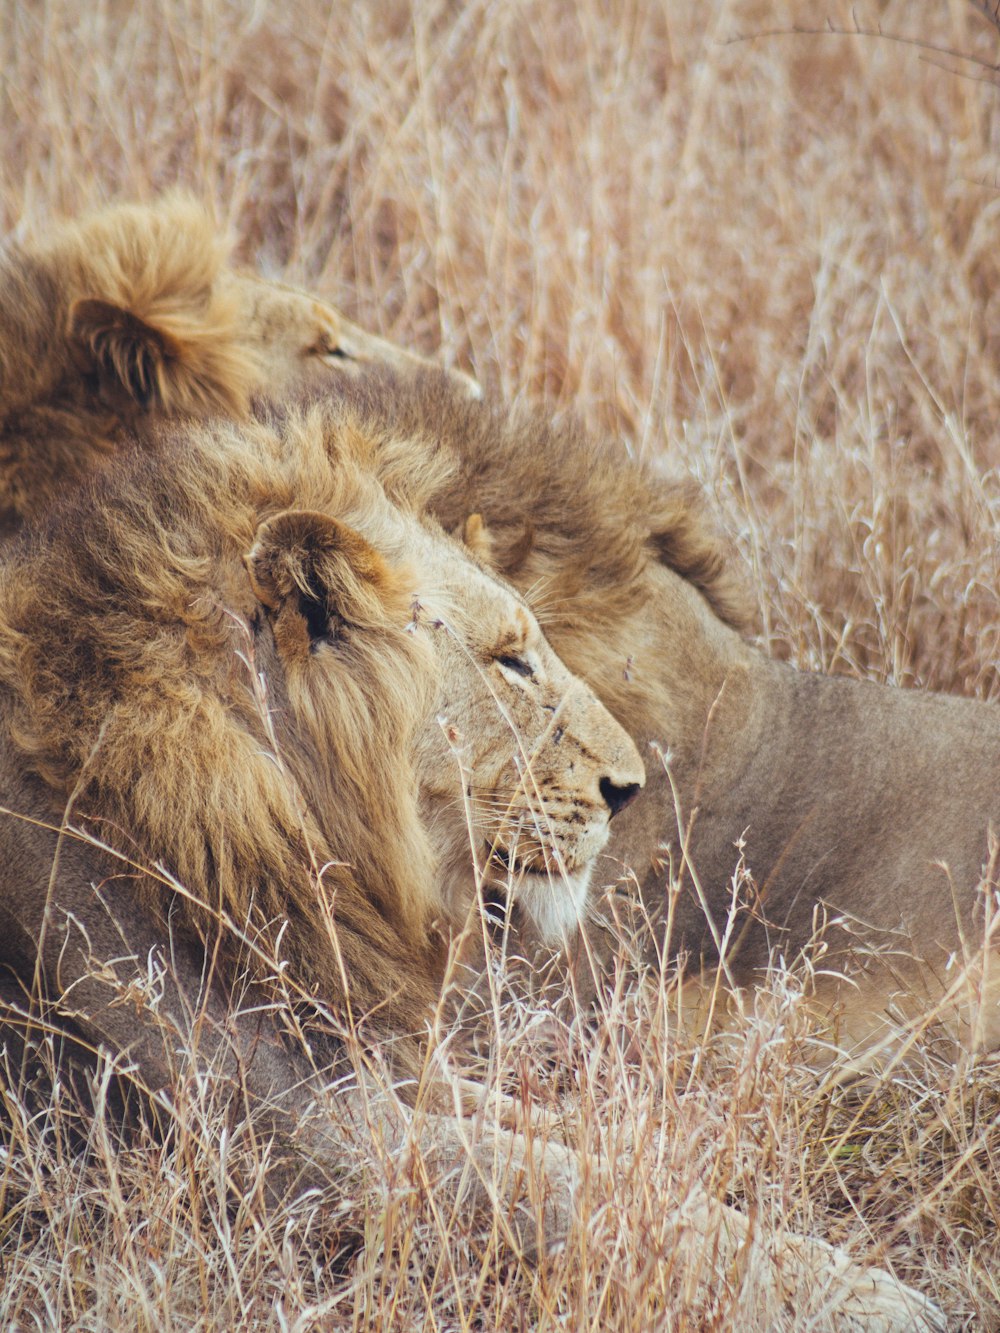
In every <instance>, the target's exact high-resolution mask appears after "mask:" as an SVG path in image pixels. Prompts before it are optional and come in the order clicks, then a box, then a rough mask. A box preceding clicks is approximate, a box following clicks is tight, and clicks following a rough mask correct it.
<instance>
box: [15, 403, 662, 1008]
mask: <svg viewBox="0 0 1000 1333" xmlns="http://www.w3.org/2000/svg"><path fill="white" fill-rule="evenodd" d="M401 462H402V459H401V458H394V455H393V451H392V450H391V449H388V450H385V449H382V448H381V447H379V441H378V440H377V439H374V438H373V437H372V435H371V433H370V432H367V431H366V425H365V421H364V418H363V416H361V415H359V414H358V413H357V412H354V411H352V410H350V409H348V408H347V407H338V406H337V405H332V406H327V407H326V408H314V409H312V410H310V411H308V412H306V413H305V414H299V413H292V414H290V415H289V416H287V417H286V418H285V419H284V420H282V421H278V422H270V423H256V424H250V425H247V426H245V427H237V426H235V425H232V424H225V423H216V424H215V425H214V426H212V427H204V428H199V429H194V428H190V429H188V430H187V431H185V432H180V431H175V432H174V433H172V434H171V433H170V432H166V433H165V434H164V436H163V437H162V438H161V439H160V440H159V441H158V444H157V448H155V449H153V450H145V451H137V452H136V453H134V454H133V455H132V456H131V458H130V459H129V460H127V461H126V462H124V463H123V466H122V467H120V468H118V469H116V470H115V471H114V473H113V474H112V473H109V474H107V475H106V476H104V477H101V478H98V479H96V480H95V481H94V482H93V484H91V485H90V486H88V487H84V488H82V489H81V491H80V493H79V494H78V495H77V496H76V497H74V498H72V499H70V500H69V501H68V502H67V503H65V504H64V505H63V506H62V507H60V508H59V509H58V510H57V511H56V512H55V513H53V515H52V517H51V521H50V522H49V524H48V525H47V526H46V527H45V529H44V530H43V531H41V532H38V533H33V534H30V535H29V534H26V535H25V536H24V537H22V539H21V540H20V541H19V542H18V543H17V544H16V545H15V546H14V547H13V549H12V551H11V554H10V558H9V559H8V561H7V562H6V564H5V566H4V569H3V572H2V575H0V681H2V684H3V711H4V714H5V728H6V731H7V734H8V735H9V737H10V739H11V741H12V742H13V745H14V747H15V750H16V752H17V753H18V754H19V756H20V759H19V761H18V762H19V763H23V764H24V765H25V767H26V768H27V769H28V770H30V771H31V772H33V773H34V774H36V775H38V776H40V777H41V778H42V780H43V781H44V782H45V783H46V784H47V786H48V788H49V790H50V791H51V793H52V800H53V805H54V812H53V813H54V814H55V813H56V812H58V811H61V809H62V806H63V804H64V802H65V801H66V799H67V798H68V797H69V796H70V794H71V793H72V799H73V809H74V815H75V817H77V818H82V817H84V816H86V817H89V819H90V820H91V821H92V823H93V822H96V825H97V827H99V829H100V831H101V836H102V839H103V840H105V841H112V842H115V843H116V844H118V845H120V846H122V847H123V848H124V849H126V850H127V852H128V856H129V860H130V862H131V863H135V862H136V861H138V862H140V863H141V864H142V865H145V866H157V867H160V871H159V872H158V873H157V875H156V876H149V875H147V876H146V877H145V880H144V881H143V890H142V891H143V892H144V893H145V895H146V897H147V900H148V901H150V903H151V905H152V907H153V908H154V910H162V905H163V894H164V890H163V884H162V879H163V872H165V873H166V874H167V875H168V876H169V877H172V878H173V879H174V880H175V881H176V882H178V883H180V884H182V885H183V886H184V887H185V890H186V892H187V893H188V894H190V895H191V898H187V897H185V898H183V900H182V902H183V904H184V906H182V907H181V908H180V909H178V908H177V907H176V906H175V908H174V909H173V911H174V913H175V915H174V917H173V918H172V919H173V920H174V921H176V912H177V911H178V910H180V912H181V916H182V918H183V917H184V916H187V917H188V918H189V919H190V920H191V922H192V927H193V928H197V929H200V930H204V929H206V928H207V924H208V923H210V922H211V921H213V920H217V918H218V915H219V913H220V912H221V913H222V914H223V915H224V916H225V917H226V918H229V919H231V920H234V921H237V922H240V923H247V922H252V923H255V924H256V927H257V928H258V929H260V930H261V931H262V932H264V934H265V935H267V936H268V937H269V938H270V939H271V940H272V941H276V940H277V939H278V937H279V936H281V937H282V945H281V947H282V948H283V949H284V950H285V951H286V952H287V954H288V955H289V956H290V958H291V961H292V962H293V964H294V968H293V970H294V971H295V972H296V973H297V975H298V976H299V977H300V979H301V984H302V985H303V986H304V987H305V988H306V991H307V992H309V993H313V992H316V993H319V994H321V995H322V996H324V997H325V998H327V999H329V1001H330V1002H331V1003H333V1004H335V1005H341V1006H349V1007H350V1008H351V1010H352V1012H355V1013H358V1012H370V1011H377V1012H378V1016H377V1018H376V1019H374V1020H373V1022H375V1023H376V1024H378V1025H379V1026H380V1027H386V1028H388V1029H389V1030H391V1031H392V1032H394V1033H396V1034H398V1033H400V1032H406V1031H412V1030H414V1029H415V1028H419V1027H420V1026H421V1017H420V1014H421V1012H422V1011H425V1010H426V1005H427V1003H428V1002H429V997H430V996H432V995H433V985H434V983H435V982H436V981H437V980H439V979H440V974H441V967H442V960H443V953H442V948H443V943H442V931H441V928H442V925H443V924H444V923H446V922H448V921H449V920H450V919H456V918H458V919H459V920H461V918H462V917H463V915H464V913H465V912H466V911H467V909H468V907H469V905H470V904H471V902H473V901H474V898H475V888H476V879H475V871H474V866H473V861H474V856H472V855H470V831H469V830H470V826H471V829H472V830H473V832H472V837H471V843H472V851H473V853H475V854H476V855H477V856H478V857H479V859H480V862H481V864H482V863H485V862H486V861H487V860H489V861H490V864H491V870H490V874H491V875H492V876H494V877H495V878H496V879H497V880H500V881H502V882H503V883H504V884H506V883H507V882H508V879H509V878H510V877H512V879H513V885H514V894H515V897H516V898H517V899H518V900H519V901H520V902H521V904H522V906H523V908H524V910H525V912H526V913H527V914H528V915H529V916H530V917H531V918H532V920H533V921H534V923H535V924H536V926H537V928H538V930H539V932H540V933H541V934H542V935H543V936H544V937H545V938H547V939H550V940H552V939H556V938H558V937H560V936H561V935H562V934H563V933H564V932H565V931H566V930H567V929H568V928H570V927H571V926H573V925H575V923H576V922H577V920H578V919H579V916H580V913H581V911H582V909H583V896H584V892H585V889H586V884H587V881H588V878H589V875H590V872H591V868H592V865H593V862H594V858H595V856H597V854H598V853H599V852H600V851H601V849H602V847H603V845H604V842H605V840H606V838H607V834H608V821H609V819H610V817H611V815H612V814H613V813H614V812H615V811H616V810H617V809H618V808H620V807H621V806H622V805H623V804H624V803H625V802H627V800H628V799H629V797H630V796H631V795H632V794H633V792H634V791H635V790H636V789H637V787H638V785H639V784H641V782H642V780H643V774H642V767H641V764H640V761H639V759H638V755H637V754H636V751H635V749H634V747H633V746H632V743H631V741H629V739H628V738H627V736H626V735H625V733H624V732H623V731H621V729H620V728H619V727H618V726H617V724H615V723H614V722H613V721H612V720H611V718H610V716H609V715H608V714H607V713H606V712H605V711H604V709H603V708H602V707H601V706H600V705H599V704H598V702H597V700H596V698H595V697H594V696H593V694H591V693H590V691H589V690H588V689H587V688H586V687H584V686H582V685H581V684H580V683H579V682H578V681H576V680H574V679H573V678H572V677H571V676H570V675H569V673H568V672H567V671H566V669H565V668H564V667H563V666H562V665H561V663H559V661H558V659H556V658H555V656H554V654H553V653H552V651H551V649H549V647H548V646H547V644H546V643H545V641H544V639H543V637H542V635H541V632H540V631H539V629H538V625H537V622H536V621H535V620H534V617H533V616H532V615H531V613H530V612H529V611H528V609H527V607H526V606H525V604H524V603H523V602H522V601H521V600H520V599H519V597H517V595H515V594H514V593H513V592H512V591H511V590H510V589H509V588H508V587H507V585H505V584H503V583H502V582H500V581H499V580H498V579H497V578H496V576H494V575H493V574H491V573H490V572H488V571H487V570H486V569H484V568H483V567H481V566H480V565H479V564H478V563H476V561H475V560H474V559H473V558H471V557H470V555H469V554H467V553H466V552H465V550H464V549H463V547H462V546H461V545H460V544H459V543H458V542H457V541H455V540H453V539H451V538H450V537H448V536H447V535H446V534H445V533H444V532H443V531H442V530H441V529H440V528H437V527H436V525H434V524H433V523H430V522H429V521H426V520H425V519H424V518H423V517H422V514H421V487H422V486H427V485H429V484H433V481H432V480H429V477H430V474H431V473H432V472H433V468H431V469H429V470H427V469H425V470H424V475H423V476H422V477H421V478H419V479H417V480H416V481H415V482H414V483H413V484H412V485H411V484H409V483H408V482H407V480H406V478H405V476H404V471H405V470H404V469H403V468H402V467H401V466H398V464H401ZM129 891H130V892H131V891H132V890H131V889H130V890H129ZM192 899H193V900H196V901H200V902H201V903H203V904H205V908H204V909H203V911H202V912H201V914H199V913H198V912H197V911H195V910H194V909H193V908H192V907H191V906H190V903H191V900H192ZM206 913H207V916H206ZM331 919H332V921H333V922H334V924H335V926H336V930H335V932H333V933H331V930H330V923H331ZM284 922H287V923H288V925H287V929H285V928H284V927H283V925H282V923H284ZM283 930H284V934H282V932H283ZM334 941H335V943H334Z"/></svg>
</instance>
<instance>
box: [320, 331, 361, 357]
mask: <svg viewBox="0 0 1000 1333" xmlns="http://www.w3.org/2000/svg"><path fill="white" fill-rule="evenodd" d="M309 350H310V351H311V352H312V353H313V354H314V355H315V356H321V357H322V358H323V359H324V361H353V360H354V358H353V357H352V356H351V354H350V353H349V352H345V351H344V349H343V347H341V346H340V344H339V343H338V342H336V341H335V340H334V339H333V338H332V337H330V336H329V335H328V334H325V335H324V336H323V337H322V338H320V339H319V341H318V342H316V343H315V344H314V345H313V346H312V347H311V348H310V349H309Z"/></svg>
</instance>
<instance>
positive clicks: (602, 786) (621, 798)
mask: <svg viewBox="0 0 1000 1333" xmlns="http://www.w3.org/2000/svg"><path fill="white" fill-rule="evenodd" d="M598 788H599V790H600V793H601V795H602V796H603V797H604V803H605V805H606V806H607V807H608V809H609V810H610V811H611V816H610V817H611V818H612V819H614V817H615V815H618V814H621V812H622V811H623V810H624V809H625V807H626V806H627V805H631V804H632V802H633V801H634V800H635V798H636V797H637V796H638V795H639V793H640V791H642V784H641V783H639V782H625V783H618V782H615V781H614V779H612V778H601V780H600V782H599V783H598Z"/></svg>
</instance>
